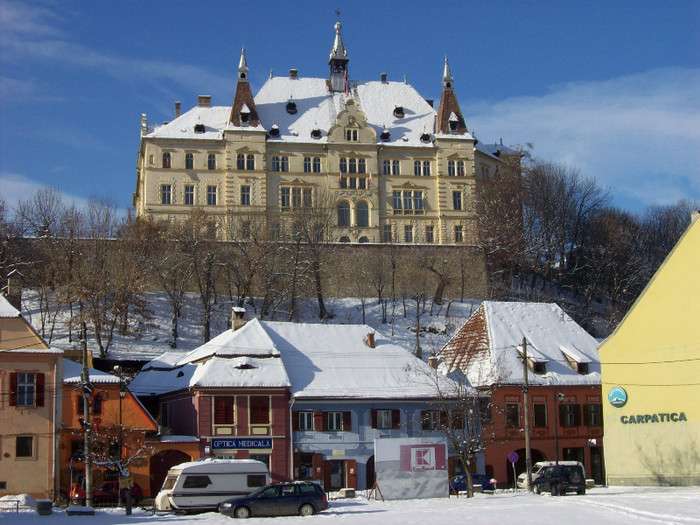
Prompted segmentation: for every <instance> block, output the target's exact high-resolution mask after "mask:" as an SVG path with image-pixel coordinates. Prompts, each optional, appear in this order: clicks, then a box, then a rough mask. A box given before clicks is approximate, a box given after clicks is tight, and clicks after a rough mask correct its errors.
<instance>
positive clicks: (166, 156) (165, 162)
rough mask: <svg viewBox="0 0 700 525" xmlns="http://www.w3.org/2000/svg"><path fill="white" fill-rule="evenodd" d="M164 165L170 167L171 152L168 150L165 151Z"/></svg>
mask: <svg viewBox="0 0 700 525" xmlns="http://www.w3.org/2000/svg"><path fill="white" fill-rule="evenodd" d="M163 167H164V168H169V167H170V153H168V152H167V151H166V152H165V153H163Z"/></svg>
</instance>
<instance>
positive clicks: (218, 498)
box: [155, 459, 270, 511]
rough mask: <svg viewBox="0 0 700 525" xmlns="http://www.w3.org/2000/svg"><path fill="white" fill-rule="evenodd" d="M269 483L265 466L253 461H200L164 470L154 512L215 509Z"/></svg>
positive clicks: (268, 473) (268, 475)
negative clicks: (166, 472)
mask: <svg viewBox="0 0 700 525" xmlns="http://www.w3.org/2000/svg"><path fill="white" fill-rule="evenodd" d="M269 482H270V472H269V471H268V469H267V466H266V465H265V463H263V462H261V461H255V460H253V459H204V460H200V461H192V462H189V463H181V464H180V465H175V466H174V467H172V468H171V469H170V470H168V475H167V476H166V478H165V481H164V482H163V488H161V489H160V492H158V495H157V496H156V500H155V508H156V510H161V511H163V510H179V511H202V510H216V509H217V508H218V507H219V504H220V503H221V502H222V501H224V500H227V499H229V498H233V497H234V496H247V495H248V494H250V493H251V492H253V491H254V490H255V489H257V488H259V487H262V486H264V485H267V484H268V483H269Z"/></svg>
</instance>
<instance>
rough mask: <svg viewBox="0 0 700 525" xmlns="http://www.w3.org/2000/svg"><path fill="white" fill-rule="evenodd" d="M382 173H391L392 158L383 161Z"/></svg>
mask: <svg viewBox="0 0 700 525" xmlns="http://www.w3.org/2000/svg"><path fill="white" fill-rule="evenodd" d="M382 174H383V175H391V161H390V160H383V161H382Z"/></svg>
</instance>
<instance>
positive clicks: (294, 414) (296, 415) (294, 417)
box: [292, 412, 299, 431]
mask: <svg viewBox="0 0 700 525" xmlns="http://www.w3.org/2000/svg"><path fill="white" fill-rule="evenodd" d="M292 430H293V431H296V430H299V412H292Z"/></svg>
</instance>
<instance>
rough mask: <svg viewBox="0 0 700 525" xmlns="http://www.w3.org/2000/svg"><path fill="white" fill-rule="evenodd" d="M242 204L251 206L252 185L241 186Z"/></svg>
mask: <svg viewBox="0 0 700 525" xmlns="http://www.w3.org/2000/svg"><path fill="white" fill-rule="evenodd" d="M241 205H242V206H250V186H241Z"/></svg>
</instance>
